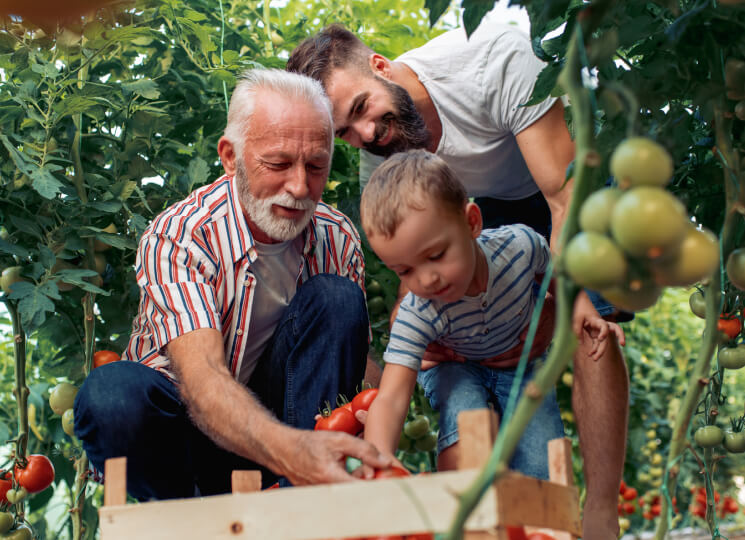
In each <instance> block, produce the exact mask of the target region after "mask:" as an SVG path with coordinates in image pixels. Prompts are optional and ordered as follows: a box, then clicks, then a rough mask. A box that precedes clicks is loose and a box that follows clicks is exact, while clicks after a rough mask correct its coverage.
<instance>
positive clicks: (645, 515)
mask: <svg viewBox="0 0 745 540" xmlns="http://www.w3.org/2000/svg"><path fill="white" fill-rule="evenodd" d="M642 517H643V518H644V519H653V518H654V516H653V515H652V512H644V513H643V514H642Z"/></svg>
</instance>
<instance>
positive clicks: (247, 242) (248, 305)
mask: <svg viewBox="0 0 745 540" xmlns="http://www.w3.org/2000/svg"><path fill="white" fill-rule="evenodd" d="M238 201H239V199H238V191H237V188H236V185H235V181H234V180H233V177H230V176H223V177H221V178H220V179H218V180H217V181H215V182H214V183H212V184H210V185H207V186H204V187H202V188H200V189H198V190H196V191H194V192H193V193H192V194H191V195H189V197H187V198H186V199H184V200H183V201H181V202H179V203H177V204H175V205H173V206H171V207H170V208H168V209H167V210H165V211H164V212H163V213H161V214H160V215H159V216H157V217H156V218H155V219H154V220H153V222H152V223H151V224H150V226H149V227H148V228H147V230H146V231H145V233H144V234H143V236H142V238H141V240H140V244H139V248H138V250H137V260H136V267H135V270H136V273H137V283H138V285H139V287H140V306H139V312H138V314H137V316H136V317H135V320H134V322H133V323H132V335H131V337H130V340H129V344H128V346H127V349H126V350H125V351H124V354H123V355H122V358H123V359H125V360H134V361H138V362H141V363H143V364H145V365H147V366H150V367H152V368H155V369H158V370H160V371H162V372H164V373H165V374H166V375H168V376H169V377H171V378H173V374H172V373H171V372H170V371H169V369H168V368H169V360H168V358H167V357H166V355H165V351H164V348H165V346H166V345H167V344H168V342H169V341H171V340H172V339H174V338H176V337H179V336H182V335H184V334H186V333H187V332H190V331H192V330H196V329H198V328H214V329H216V330H220V331H221V332H222V335H223V343H224V345H225V362H226V364H227V367H228V369H229V370H230V372H231V373H232V374H233V376H234V377H237V376H238V374H239V373H240V368H241V362H242V361H243V356H244V351H245V349H246V336H247V335H248V327H249V325H250V324H251V312H252V307H253V300H254V297H255V294H254V292H255V286H256V278H255V276H254V275H253V274H252V273H251V264H252V263H253V262H254V261H255V260H256V257H257V251H256V248H255V243H254V239H253V237H252V235H251V232H250V231H249V229H248V223H247V221H246V218H245V216H244V215H243V213H242V211H241V206H240V203H239V202H238ZM303 235H304V236H303V238H304V247H303V257H302V262H301V264H300V267H299V268H298V277H297V280H298V285H300V284H301V283H302V282H303V281H304V280H306V279H308V278H309V277H310V276H313V275H316V274H321V273H330V274H336V275H339V276H344V277H347V278H349V279H351V280H352V281H354V282H355V283H357V284H358V285H359V286H360V288H362V289H363V291H364V259H363V255H362V248H361V244H360V238H359V235H358V233H357V230H356V229H355V228H354V225H352V222H351V221H350V220H349V218H347V217H346V216H345V215H344V214H342V213H341V212H339V211H337V210H335V209H334V208H332V207H330V206H328V205H326V204H324V203H322V202H321V203H319V204H318V207H317V208H316V211H315V213H314V215H313V218H312V220H311V222H310V223H309V224H308V227H307V228H306V229H305V231H304V232H303Z"/></svg>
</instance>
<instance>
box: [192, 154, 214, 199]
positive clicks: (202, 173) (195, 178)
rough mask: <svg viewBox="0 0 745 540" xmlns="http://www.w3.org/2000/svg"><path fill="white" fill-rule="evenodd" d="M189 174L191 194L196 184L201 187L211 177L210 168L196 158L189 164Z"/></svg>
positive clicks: (203, 161) (200, 159)
mask: <svg viewBox="0 0 745 540" xmlns="http://www.w3.org/2000/svg"><path fill="white" fill-rule="evenodd" d="M187 174H188V175H189V191H190V192H191V190H192V189H193V187H194V185H195V184H196V185H200V184H204V183H205V182H206V181H207V179H208V178H209V176H210V166H209V165H208V164H207V162H206V161H205V160H203V159H202V158H200V157H196V158H194V159H192V160H191V161H190V162H189V168H188V170H187Z"/></svg>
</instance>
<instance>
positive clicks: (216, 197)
mask: <svg viewBox="0 0 745 540" xmlns="http://www.w3.org/2000/svg"><path fill="white" fill-rule="evenodd" d="M232 198H233V197H232V193H231V189H230V177H228V176H222V177H220V178H218V179H217V180H215V181H214V182H212V183H211V184H207V185H205V186H202V187H200V188H198V189H195V190H194V191H192V192H191V193H190V194H189V195H188V196H187V197H186V198H184V199H182V200H180V201H178V202H176V203H174V204H172V205H171V206H169V207H168V208H166V209H165V210H163V212H161V213H160V214H158V215H157V216H156V217H155V219H153V221H152V223H151V224H150V227H149V228H148V232H149V233H167V232H172V231H173V228H174V227H179V228H181V227H183V225H184V224H185V223H188V226H189V229H190V230H194V229H196V228H199V227H202V226H205V225H207V224H209V223H212V222H214V221H216V220H219V219H222V218H224V217H225V216H226V215H227V213H228V212H229V211H230V208H231V207H233V206H234V201H232Z"/></svg>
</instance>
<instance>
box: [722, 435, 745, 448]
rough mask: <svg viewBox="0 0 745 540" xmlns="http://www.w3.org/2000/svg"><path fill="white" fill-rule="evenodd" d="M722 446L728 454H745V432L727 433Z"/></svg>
mask: <svg viewBox="0 0 745 540" xmlns="http://www.w3.org/2000/svg"><path fill="white" fill-rule="evenodd" d="M722 444H723V446H724V448H725V449H726V450H727V452H731V453H733V454H741V453H743V452H745V431H726V432H725V433H724V440H723V441H722Z"/></svg>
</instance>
